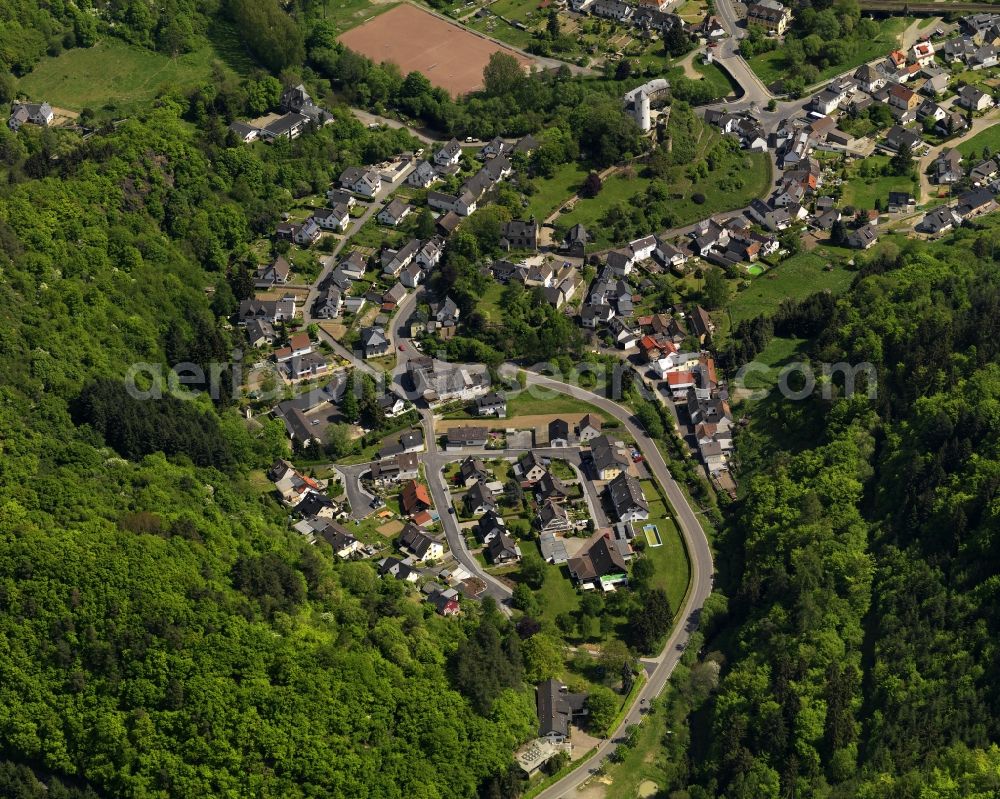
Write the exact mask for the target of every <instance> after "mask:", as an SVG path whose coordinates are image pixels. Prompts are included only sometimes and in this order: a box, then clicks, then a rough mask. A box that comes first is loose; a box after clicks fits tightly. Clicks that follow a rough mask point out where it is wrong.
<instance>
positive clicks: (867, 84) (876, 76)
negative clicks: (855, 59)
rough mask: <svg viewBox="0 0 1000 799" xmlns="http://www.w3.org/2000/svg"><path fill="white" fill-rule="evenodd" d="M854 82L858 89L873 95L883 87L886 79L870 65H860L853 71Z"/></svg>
mask: <svg viewBox="0 0 1000 799" xmlns="http://www.w3.org/2000/svg"><path fill="white" fill-rule="evenodd" d="M854 80H856V81H857V82H858V88H860V89H861V90H862V91H864V92H867V93H868V94H874V93H875V92H877V91H878V90H879V89H881V88H882V87H883V86H885V84H886V81H887V80H888V78H886V76H885V74H884V73H883V72H880V71H879V70H877V69H876V68H875V67H873V66H871V65H870V64H862V65H861V66H860V67H858V68H857V69H856V70H855V71H854Z"/></svg>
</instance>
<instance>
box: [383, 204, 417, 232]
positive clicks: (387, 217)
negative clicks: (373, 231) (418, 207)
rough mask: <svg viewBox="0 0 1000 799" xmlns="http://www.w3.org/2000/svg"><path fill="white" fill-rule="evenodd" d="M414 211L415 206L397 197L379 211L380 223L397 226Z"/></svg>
mask: <svg viewBox="0 0 1000 799" xmlns="http://www.w3.org/2000/svg"><path fill="white" fill-rule="evenodd" d="M412 212H413V206H412V205H409V204H408V203H405V202H403V201H402V200H400V199H398V198H395V199H393V200H392V201H391V202H389V203H388V204H387V205H386V206H385V208H383V209H382V210H381V211H379V212H378V221H379V224H382V225H388V226H390V227H396V226H397V225H399V223H400V222H402V221H403V220H404V219H406V217H408V216H409V215H410V214H411V213H412Z"/></svg>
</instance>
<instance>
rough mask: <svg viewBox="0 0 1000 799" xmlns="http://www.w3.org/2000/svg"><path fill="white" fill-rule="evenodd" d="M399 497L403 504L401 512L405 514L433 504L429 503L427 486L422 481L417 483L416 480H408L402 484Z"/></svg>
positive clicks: (429, 496)
mask: <svg viewBox="0 0 1000 799" xmlns="http://www.w3.org/2000/svg"><path fill="white" fill-rule="evenodd" d="M399 498H400V502H402V504H403V512H404V513H405V514H406V515H407V516H412V515H414V514H417V513H420V511H423V510H427V509H428V508H430V507H431V505H432V504H433V503H431V495H430V492H429V491H428V490H427V486H425V485H424V484H423V483H418V482H417V481H416V480H410V482H408V483H407V484H406V485H404V486H403V491H402V492H401V493H400V495H399Z"/></svg>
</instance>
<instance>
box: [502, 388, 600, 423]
mask: <svg viewBox="0 0 1000 799" xmlns="http://www.w3.org/2000/svg"><path fill="white" fill-rule="evenodd" d="M546 393H549V392H546ZM541 413H546V414H547V413H593V414H596V415H597V416H599V417H600V418H601V419H603V420H604V421H607V419H608V417H607V415H606V414H604V413H602V412H601V411H600V410H599V409H598V408H595V407H594V406H593V405H590V404H589V403H586V402H584V401H583V400H578V399H574V398H573V397H567V396H565V395H563V394H557V395H556V396H553V397H542V396H539V397H533V396H531V394H530V393H528V392H525V391H522V392H519V393H518V394H516V395H514V396H513V397H508V399H507V416H508V418H509V417H512V416H530V415H534V414H541Z"/></svg>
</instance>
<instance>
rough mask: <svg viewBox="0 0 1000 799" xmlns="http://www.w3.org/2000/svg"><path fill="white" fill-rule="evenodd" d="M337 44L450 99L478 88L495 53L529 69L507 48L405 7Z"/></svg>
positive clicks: (373, 21)
mask: <svg viewBox="0 0 1000 799" xmlns="http://www.w3.org/2000/svg"><path fill="white" fill-rule="evenodd" d="M340 41H341V42H342V43H343V44H345V45H346V46H347V47H350V48H351V49H352V50H355V51H356V52H359V53H361V54H362V55H366V56H368V57H369V58H370V59H372V60H373V61H376V62H379V63H381V62H383V61H391V62H392V63H393V64H396V65H397V66H398V67H399V69H400V70H401V71H402V73H403V74H404V75H405V74H407V73H408V72H413V71H417V72H422V73H423V74H424V75H426V76H427V78H428V80H430V82H431V83H433V84H434V85H435V86H440V87H441V88H443V89H447V90H448V91H449V92H451V93H452V95H459V94H465V93H467V92H471V91H474V90H475V89H478V88H480V87H481V86H482V85H483V67H485V66H486V64H487V63H488V62H489V60H490V56H491V55H492V54H493V53H495V52H496V51H497V50H502V51H504V52H507V53H510V55H512V56H514V57H515V58H517V60H518V61H521V62H522V63H523V64H525V66H527V65H528V64H530V63H531V62H530V60H529V59H527V58H525V57H524V56H522V55H520V54H519V53H516V52H514V51H513V50H511V49H509V48H506V47H502V46H500V45H498V44H496V43H495V42H491V41H490V40H489V39H484V38H482V37H481V36H477V35H476V34H475V33H471V32H470V31H468V30H467V29H465V28H462V27H460V26H459V25H454V24H452V23H450V22H448V21H446V20H443V19H441V18H440V17H437V16H435V15H434V14H431V13H430V12H429V11H424V10H423V9H421V8H417V7H416V6H412V5H410V4H409V3H403V4H402V5H398V6H396V7H395V8H393V9H392V10H390V11H386V12H385V13H384V14H379V15H378V16H377V17H375V18H374V19H373V20H370V21H369V22H366V23H364V24H363V25H359V26H358V27H356V28H353V29H352V30H349V31H347V33H344V34H341V36H340Z"/></svg>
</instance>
